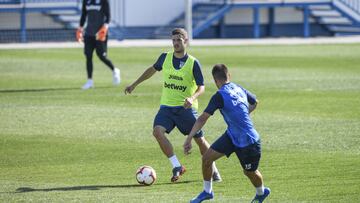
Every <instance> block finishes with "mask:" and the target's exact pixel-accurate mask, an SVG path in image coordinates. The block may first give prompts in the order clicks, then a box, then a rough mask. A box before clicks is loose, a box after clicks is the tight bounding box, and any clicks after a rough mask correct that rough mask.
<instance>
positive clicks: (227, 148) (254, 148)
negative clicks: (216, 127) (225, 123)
mask: <svg viewBox="0 0 360 203" xmlns="http://www.w3.org/2000/svg"><path fill="white" fill-rule="evenodd" d="M210 148H211V149H213V150H215V151H217V152H219V153H221V154H225V155H226V156H227V157H229V156H230V155H231V154H232V153H233V152H235V153H236V155H237V157H238V159H239V160H240V164H241V166H242V168H243V169H244V170H246V171H256V170H257V168H258V166H259V162H260V157H261V144H260V141H259V142H257V143H254V144H251V145H249V146H246V147H242V148H240V147H237V146H235V145H234V144H233V143H232V141H231V139H230V137H229V135H228V134H227V133H226V132H225V133H224V134H223V135H222V136H221V137H219V138H218V139H217V140H216V141H215V142H214V143H213V144H212V145H211V146H210Z"/></svg>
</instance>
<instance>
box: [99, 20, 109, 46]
mask: <svg viewBox="0 0 360 203" xmlns="http://www.w3.org/2000/svg"><path fill="white" fill-rule="evenodd" d="M107 33H108V25H106V24H105V25H103V26H102V27H101V28H100V30H99V31H98V32H97V33H96V40H99V41H102V42H103V41H105V40H106V35H107Z"/></svg>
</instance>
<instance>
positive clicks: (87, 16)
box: [80, 0, 110, 36]
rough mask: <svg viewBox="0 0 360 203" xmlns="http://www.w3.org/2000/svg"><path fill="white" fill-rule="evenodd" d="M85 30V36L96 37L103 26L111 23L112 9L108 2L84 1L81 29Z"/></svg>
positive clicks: (106, 0)
mask: <svg viewBox="0 0 360 203" xmlns="http://www.w3.org/2000/svg"><path fill="white" fill-rule="evenodd" d="M85 21H86V23H87V25H86V28H85V35H87V36H95V35H96V33H97V32H98V31H99V29H100V28H101V26H103V25H104V24H105V23H107V24H109V22H110V8H109V2H108V0H83V2H82V11H81V18H80V27H83V26H84V24H85Z"/></svg>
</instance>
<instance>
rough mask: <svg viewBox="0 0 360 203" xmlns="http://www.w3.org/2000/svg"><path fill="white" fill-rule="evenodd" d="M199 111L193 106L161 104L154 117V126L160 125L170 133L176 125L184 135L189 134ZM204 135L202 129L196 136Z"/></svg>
mask: <svg viewBox="0 0 360 203" xmlns="http://www.w3.org/2000/svg"><path fill="white" fill-rule="evenodd" d="M197 117H198V116H197V112H196V110H195V109H193V108H189V109H185V108H184V107H166V106H161V107H160V109H159V112H158V113H157V114H156V116H155V119H154V125H153V127H155V126H157V125H160V126H162V127H164V128H165V129H166V133H170V132H171V131H172V130H173V129H174V128H175V126H176V127H177V128H178V129H179V131H180V132H181V133H182V134H183V135H188V134H189V133H190V131H191V129H192V127H193V126H194V124H195V121H196V119H197ZM202 136H203V132H202V130H200V131H199V132H197V133H196V135H195V136H194V137H195V138H199V137H202Z"/></svg>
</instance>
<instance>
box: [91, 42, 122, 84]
mask: <svg viewBox="0 0 360 203" xmlns="http://www.w3.org/2000/svg"><path fill="white" fill-rule="evenodd" d="M107 39H108V38H107V37H106V40H105V41H99V40H97V41H96V55H97V56H98V57H99V59H100V60H101V61H102V62H103V63H104V64H105V65H106V66H107V67H109V68H110V70H111V71H112V72H113V83H114V85H118V84H120V70H119V69H118V68H115V66H114V64H113V63H112V62H111V60H110V59H109V58H108V57H107Z"/></svg>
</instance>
